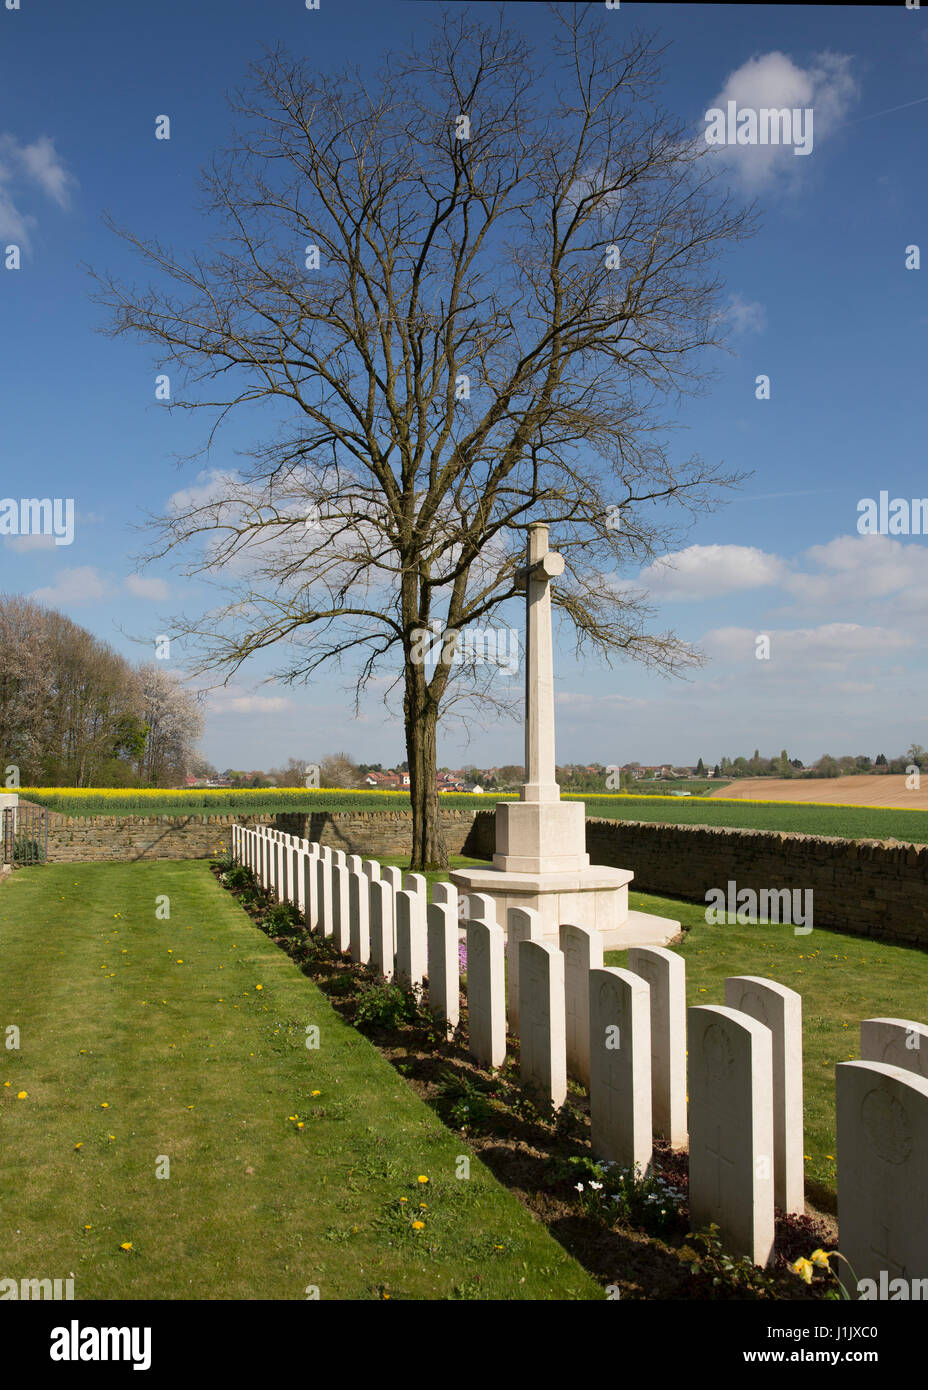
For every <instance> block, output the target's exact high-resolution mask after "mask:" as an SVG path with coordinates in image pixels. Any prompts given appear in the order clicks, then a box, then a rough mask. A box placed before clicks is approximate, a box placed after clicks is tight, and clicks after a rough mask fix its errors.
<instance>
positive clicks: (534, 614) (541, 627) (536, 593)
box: [517, 521, 564, 801]
mask: <svg viewBox="0 0 928 1390" xmlns="http://www.w3.org/2000/svg"><path fill="white" fill-rule="evenodd" d="M563 573H564V557H563V555H558V553H557V551H555V550H549V549H548V528H547V526H546V525H545V523H544V522H542V521H533V522H532V523H531V525H530V526H529V528H528V546H527V554H526V564H525V567H524V569H520V570H518V571H517V577H518V578H519V579H520V580H521V581H523V582H524V584H525V648H526V660H525V785H524V786H523V788H522V800H523V801H559V800H560V788H559V787H558V785H557V782H556V781H555V764H554V654H553V649H552V642H551V580H552V579H554V578H555V576H556V575H559V574H563Z"/></svg>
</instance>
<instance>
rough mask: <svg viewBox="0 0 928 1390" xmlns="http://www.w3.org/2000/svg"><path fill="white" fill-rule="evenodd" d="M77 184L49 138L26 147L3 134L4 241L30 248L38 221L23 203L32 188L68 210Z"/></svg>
mask: <svg viewBox="0 0 928 1390" xmlns="http://www.w3.org/2000/svg"><path fill="white" fill-rule="evenodd" d="M76 185H77V180H76V179H75V178H74V176H73V174H71V173H69V172H68V170H67V169H66V168H65V165H64V164H63V162H62V160H61V159H60V157H59V156H58V155H57V154H56V152H55V146H54V143H53V141H52V140H51V139H50V138H49V136H47V135H40V136H39V137H38V138H37V139H36V140H33V141H32V143H31V144H24V143H23V142H22V141H21V140H18V139H17V138H16V136H15V135H10V134H8V133H7V134H4V133H0V238H3V239H5V240H7V241H14V242H16V243H17V244H19V245H22V246H28V244H29V232H30V229H31V228H32V227H34V226H35V218H34V217H33V216H32V215H31V214H30V213H27V212H25V211H24V210H23V208H22V200H23V197H24V196H25V195H26V194H27V193H28V191H29V188H30V186H32V187H38V188H39V189H40V190H41V191H42V192H43V193H44V194H45V196H46V197H47V198H51V200H52V201H53V202H55V203H57V204H58V206H59V207H60V208H67V207H68V206H69V205H70V201H71V189H72V187H76Z"/></svg>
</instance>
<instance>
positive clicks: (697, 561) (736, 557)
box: [638, 545, 786, 600]
mask: <svg viewBox="0 0 928 1390" xmlns="http://www.w3.org/2000/svg"><path fill="white" fill-rule="evenodd" d="M785 573H786V564H785V562H784V561H783V560H781V559H780V557H779V556H778V555H770V554H768V553H767V552H766V551H763V550H757V549H756V548H755V547H754V546H747V545H691V546H688V547H687V549H686V550H677V551H675V552H674V553H673V554H672V555H665V556H662V557H661V559H659V560H655V561H654V563H653V564H651V565H648V566H647V567H646V568H645V569H643V570H642V571H641V574H640V575H639V578H638V582H639V584H640V585H641V586H642V587H643V588H645V589H646V590H647V591H648V593H649V594H650V595H651V596H652V597H654V598H659V599H666V600H670V599H701V598H717V597H719V596H720V595H721V594H733V593H740V592H741V591H742V590H744V589H761V588H764V587H766V586H767V585H770V584H779V583H781V582H782V580H783V577H784V575H785Z"/></svg>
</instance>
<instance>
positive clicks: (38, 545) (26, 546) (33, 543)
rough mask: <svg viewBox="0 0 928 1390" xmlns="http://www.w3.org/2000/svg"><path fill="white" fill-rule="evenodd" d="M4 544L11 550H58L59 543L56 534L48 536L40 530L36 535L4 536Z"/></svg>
mask: <svg viewBox="0 0 928 1390" xmlns="http://www.w3.org/2000/svg"><path fill="white" fill-rule="evenodd" d="M3 540H4V544H5V545H7V546H9V548H10V550H20V551H22V550H57V549H58V544H57V542H56V540H55V537H54V536H46V535H44V534H43V533H42V532H39V533H38V534H37V535H34V536H4V538H3Z"/></svg>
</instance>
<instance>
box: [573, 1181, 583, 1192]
mask: <svg viewBox="0 0 928 1390" xmlns="http://www.w3.org/2000/svg"><path fill="white" fill-rule="evenodd" d="M574 1186H575V1187H576V1189H577V1191H578V1192H582V1191H583V1183H582V1182H578V1183H575V1184H574Z"/></svg>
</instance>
